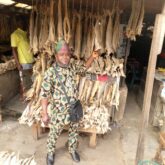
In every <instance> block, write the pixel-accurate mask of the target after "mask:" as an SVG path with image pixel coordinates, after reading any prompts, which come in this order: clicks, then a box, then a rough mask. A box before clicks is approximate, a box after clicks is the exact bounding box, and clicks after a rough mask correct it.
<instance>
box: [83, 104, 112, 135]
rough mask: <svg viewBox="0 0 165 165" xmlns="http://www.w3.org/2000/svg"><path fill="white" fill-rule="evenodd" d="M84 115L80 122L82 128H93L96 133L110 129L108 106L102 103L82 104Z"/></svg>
mask: <svg viewBox="0 0 165 165" xmlns="http://www.w3.org/2000/svg"><path fill="white" fill-rule="evenodd" d="M83 110H84V116H83V119H82V121H81V122H80V126H81V127H82V128H84V129H88V128H95V129H96V131H97V133H103V134H104V133H106V132H107V131H108V130H111V128H110V127H109V120H110V115H109V113H108V108H107V107H106V106H104V105H101V106H97V105H96V104H93V105H91V106H87V105H86V106H84V107H83Z"/></svg>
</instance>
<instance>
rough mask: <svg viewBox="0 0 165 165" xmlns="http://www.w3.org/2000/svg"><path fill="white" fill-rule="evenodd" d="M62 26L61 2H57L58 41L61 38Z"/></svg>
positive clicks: (59, 0)
mask: <svg viewBox="0 0 165 165" xmlns="http://www.w3.org/2000/svg"><path fill="white" fill-rule="evenodd" d="M63 34H64V33H63V24H62V1H61V0H58V23H57V35H58V40H60V39H61V38H63V36H64V35H63Z"/></svg>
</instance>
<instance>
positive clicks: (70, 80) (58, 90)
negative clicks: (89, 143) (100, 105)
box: [40, 60, 86, 114]
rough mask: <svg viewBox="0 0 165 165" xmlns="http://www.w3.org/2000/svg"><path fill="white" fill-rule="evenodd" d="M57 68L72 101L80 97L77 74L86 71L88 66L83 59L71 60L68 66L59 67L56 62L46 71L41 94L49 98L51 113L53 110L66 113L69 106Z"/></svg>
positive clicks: (42, 96)
mask: <svg viewBox="0 0 165 165" xmlns="http://www.w3.org/2000/svg"><path fill="white" fill-rule="evenodd" d="M55 69H56V70H57V72H58V74H59V77H60V80H61V81H62V82H63V84H64V86H65V90H66V92H67V95H68V97H70V101H75V100H76V99H77V98H78V83H77V81H76V79H77V76H76V75H77V74H79V73H83V72H85V71H86V67H85V65H84V63H83V62H82V61H78V60H71V61H70V64H69V67H68V68H62V67H59V66H58V64H57V63H55V64H53V66H52V67H50V68H49V69H48V70H47V71H46V72H45V76H44V79H43V82H42V86H41V93H40V95H41V98H48V99H49V102H50V104H49V106H50V107H49V109H50V110H51V114H52V111H56V112H62V113H65V112H66V111H68V108H69V104H68V101H67V99H66V96H65V93H64V91H63V89H62V86H61V83H60V82H59V80H58V77H57V76H56V74H55Z"/></svg>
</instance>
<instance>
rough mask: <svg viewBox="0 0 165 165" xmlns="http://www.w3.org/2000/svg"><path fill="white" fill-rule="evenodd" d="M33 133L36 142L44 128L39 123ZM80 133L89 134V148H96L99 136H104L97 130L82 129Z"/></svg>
mask: <svg viewBox="0 0 165 165" xmlns="http://www.w3.org/2000/svg"><path fill="white" fill-rule="evenodd" d="M64 129H65V130H68V127H65V128H64ZM32 132H33V137H34V139H35V140H38V139H39V137H40V135H41V134H42V133H43V132H44V128H42V127H41V126H40V124H39V123H36V124H33V126H32ZM79 132H83V133H89V134H90V136H89V147H91V148H95V147H96V144H97V134H102V133H98V132H97V131H96V129H95V128H89V129H83V128H80V129H79Z"/></svg>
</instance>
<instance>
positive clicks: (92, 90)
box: [19, 0, 144, 137]
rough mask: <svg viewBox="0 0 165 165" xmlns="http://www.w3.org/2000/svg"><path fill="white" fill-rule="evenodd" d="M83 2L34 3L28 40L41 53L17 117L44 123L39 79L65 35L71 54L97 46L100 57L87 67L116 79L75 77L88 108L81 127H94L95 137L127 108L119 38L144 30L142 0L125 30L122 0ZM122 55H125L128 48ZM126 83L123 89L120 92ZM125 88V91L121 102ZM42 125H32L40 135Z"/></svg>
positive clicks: (134, 4) (83, 55)
mask: <svg viewBox="0 0 165 165" xmlns="http://www.w3.org/2000/svg"><path fill="white" fill-rule="evenodd" d="M69 2H70V3H69ZM82 4H84V3H83V1H80V4H79V7H75V2H74V0H73V1H65V2H64V1H61V0H58V1H53V0H50V1H49V3H48V2H47V1H41V2H37V1H36V3H34V4H33V8H32V11H31V15H30V26H29V32H30V45H31V51H32V52H33V53H34V54H37V55H38V56H37V60H36V63H35V65H34V67H33V77H34V78H35V79H34V83H33V86H32V88H31V89H30V90H29V91H28V92H27V93H26V100H27V101H29V103H28V105H27V107H26V109H25V110H24V112H23V114H22V116H21V118H20V119H19V122H20V123H21V124H28V125H29V126H32V125H33V124H36V123H41V126H43V124H42V120H41V109H42V108H41V105H40V97H39V94H40V88H41V83H42V79H43V75H44V72H45V71H46V70H47V69H48V68H49V67H50V66H51V63H52V57H53V54H54V53H55V52H54V44H55V43H56V42H57V41H58V40H60V39H61V38H64V39H65V40H66V41H67V42H68V44H69V45H70V48H71V49H72V50H73V54H72V55H73V58H76V59H81V60H83V61H86V60H87V59H88V57H89V55H90V54H91V53H92V51H93V50H95V51H96V50H97V51H99V54H100V56H99V58H97V59H96V60H95V61H94V63H93V64H92V66H91V67H90V68H89V69H88V70H87V72H88V73H90V74H95V75H109V76H110V77H112V78H113V80H114V81H112V82H111V81H109V82H99V81H90V80H88V79H87V78H86V77H85V75H81V74H80V76H78V77H77V84H79V99H80V100H81V102H82V104H83V111H84V117H83V119H82V121H81V122H80V124H81V129H80V131H83V132H90V133H92V135H93V136H92V137H94V136H96V134H105V133H106V132H108V131H109V130H111V128H110V123H111V122H117V121H119V120H118V119H119V118H118V119H117V117H115V116H117V115H116V113H118V114H120V115H119V116H120V119H122V117H123V114H124V108H122V107H125V102H126V95H127V89H126V87H124V88H123V87H122V86H121V85H120V84H121V78H122V77H125V73H124V71H123V64H124V59H123V58H119V57H118V55H117V54H116V53H117V50H118V48H119V47H120V45H121V38H128V39H130V40H136V35H140V34H141V30H142V22H143V17H144V1H143V0H139V1H133V2H132V13H131V15H130V18H129V21H128V25H125V26H126V33H124V31H123V28H121V27H123V26H121V25H120V19H121V14H122V12H121V10H120V7H119V1H114V2H113V5H112V9H107V10H104V8H103V7H101V8H100V7H99V6H100V5H101V6H102V5H103V2H100V3H99V1H98V2H97V5H96V4H95V7H97V10H96V8H95V9H94V1H92V4H91V8H89V7H88V5H89V2H88V1H85V5H84V7H85V10H82ZM62 9H64V10H62ZM136 9H138V10H136ZM55 11H57V12H56V13H55ZM83 34H86V35H83ZM125 34H126V35H125ZM122 44H123V43H122ZM125 49H126V47H125ZM119 56H120V57H124V56H125V54H120V55H119ZM123 89H125V90H124V91H125V92H120V90H123ZM121 93H124V95H123V96H125V97H123V98H124V99H123V101H122V102H123V104H122V105H121V103H120V98H122V96H120V94H121ZM119 107H120V108H119ZM121 109H122V110H121ZM121 111H122V112H121ZM38 127H39V126H37V127H36V126H34V128H36V133H35V134H36V135H37V128H38Z"/></svg>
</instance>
